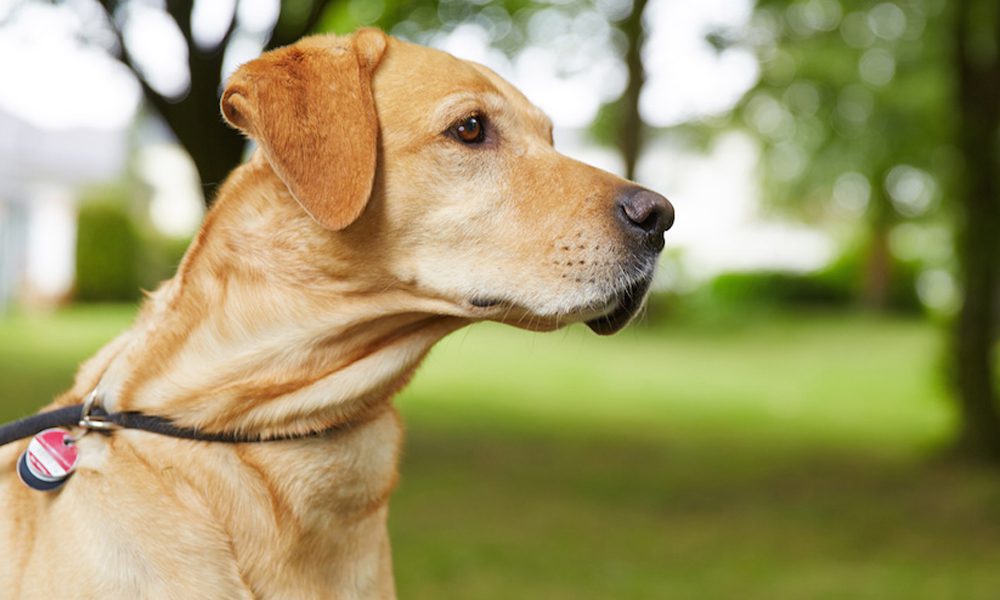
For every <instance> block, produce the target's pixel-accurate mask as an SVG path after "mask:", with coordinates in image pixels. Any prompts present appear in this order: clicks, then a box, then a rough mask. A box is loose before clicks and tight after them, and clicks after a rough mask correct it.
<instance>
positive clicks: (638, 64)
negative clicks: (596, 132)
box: [618, 0, 647, 179]
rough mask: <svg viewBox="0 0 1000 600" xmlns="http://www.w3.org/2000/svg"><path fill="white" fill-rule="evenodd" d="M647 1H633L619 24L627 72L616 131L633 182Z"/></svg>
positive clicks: (639, 141) (639, 132) (639, 137)
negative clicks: (623, 42) (643, 17)
mask: <svg viewBox="0 0 1000 600" xmlns="http://www.w3.org/2000/svg"><path fill="white" fill-rule="evenodd" d="M646 3H647V0H635V1H634V2H633V3H632V12H631V14H629V16H628V18H626V19H625V21H623V22H622V25H621V30H622V33H624V34H625V39H627V40H628V48H626V50H625V67H626V68H627V69H628V86H627V87H626V88H625V94H624V96H623V98H622V115H621V122H620V123H619V125H620V128H619V130H618V149H619V150H620V151H621V153H622V158H623V159H624V161H625V178H626V179H635V167H636V164H637V163H638V162H639V152H640V151H641V150H642V142H643V123H642V116H641V115H640V114H639V95H640V93H641V92H642V85H643V83H645V80H646V72H645V71H644V70H643V66H642V45H643V42H644V41H645V38H646V36H645V33H644V31H643V26H642V15H643V13H644V12H646Z"/></svg>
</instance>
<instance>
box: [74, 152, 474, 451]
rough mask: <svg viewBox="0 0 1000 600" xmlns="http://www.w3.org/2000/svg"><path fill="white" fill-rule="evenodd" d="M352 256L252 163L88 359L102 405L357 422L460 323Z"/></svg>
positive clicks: (219, 424)
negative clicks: (171, 269) (168, 274)
mask: <svg viewBox="0 0 1000 600" xmlns="http://www.w3.org/2000/svg"><path fill="white" fill-rule="evenodd" d="M209 231H211V235H207V233H208V232H209ZM354 252H356V250H353V249H351V248H350V247H349V246H348V245H346V244H344V243H343V240H342V239H340V238H338V234H336V233H332V232H328V231H326V230H323V229H322V228H321V227H320V226H319V225H318V224H316V223H315V222H313V221H312V220H311V219H310V218H309V217H308V215H306V214H305V213H304V211H302V209H301V208H300V207H299V206H298V204H297V203H296V202H295V201H294V199H293V198H292V197H291V196H290V195H289V194H288V192H287V190H286V189H285V187H284V186H283V184H282V183H281V182H280V180H278V178H277V177H276V176H275V175H274V173H273V171H271V170H270V168H269V167H268V166H267V164H266V162H264V161H263V160H261V159H259V158H255V159H254V160H252V161H251V162H250V163H248V164H246V165H244V166H243V167H241V168H240V169H238V170H237V171H236V172H235V173H234V175H233V176H232V177H230V179H229V180H228V181H227V183H226V184H225V185H224V186H223V188H222V190H221V191H220V194H219V200H218V201H217V203H216V206H215V207H214V208H213V210H212V211H211V212H210V213H209V215H208V216H207V218H206V220H205V223H204V225H203V226H202V229H201V232H200V233H199V235H198V237H197V238H196V240H195V241H194V243H193V244H192V246H191V248H190V249H189V250H188V253H187V255H186V256H185V258H184V260H183V262H182V263H181V266H180V268H179V270H178V273H177V276H176V277H175V278H174V279H172V280H170V281H168V282H166V283H165V284H164V285H163V286H161V287H160V288H159V289H158V290H157V291H156V292H155V293H153V294H151V296H150V299H149V300H148V301H147V303H146V306H145V307H144V309H143V311H142V312H141V314H140V316H139V318H138V320H137V323H136V325H135V326H134V327H133V328H132V330H131V331H130V332H128V333H126V334H125V335H123V336H122V337H121V338H119V340H117V341H116V342H115V343H113V344H111V345H109V348H107V349H106V350H105V351H104V352H102V353H101V355H104V356H103V360H102V356H101V355H98V357H96V362H97V363H98V364H97V365H96V368H93V369H92V370H93V371H94V374H93V376H92V377H91V378H92V379H94V378H96V379H97V381H99V385H98V393H99V396H100V397H101V398H102V401H103V402H104V403H105V406H106V408H107V409H108V410H111V411H114V410H137V411H141V412H144V413H148V414H155V415H159V416H163V417H167V418H169V419H172V420H173V421H174V422H175V423H176V424H178V425H180V426H185V427H197V428H200V429H202V430H204V431H210V432H219V431H227V432H239V433H244V434H260V435H265V436H279V435H280V436H287V435H299V434H307V433H310V432H318V431H323V430H326V429H330V428H333V427H337V426H341V425H344V424H347V423H350V422H351V421H352V420H358V419H363V418H364V415H365V414H366V413H368V412H370V411H372V410H374V409H375V408H377V407H378V406H379V405H380V404H382V403H383V402H384V401H385V400H386V399H388V398H389V397H391V396H392V395H393V394H394V393H395V392H396V391H397V390H399V389H400V388H401V387H402V386H403V385H405V383H406V382H407V381H408V380H409V377H410V375H411V374H412V372H413V370H414V369H415V368H416V366H417V365H418V363H419V362H420V360H421V359H422V358H423V357H424V355H425V354H426V353H427V351H428V350H429V349H430V347H431V346H432V345H433V344H434V343H435V342H437V341H438V340H439V339H441V338H442V337H444V336H445V335H447V334H448V333H450V332H451V331H454V330H455V329H457V328H459V327H461V326H462V325H464V324H465V322H466V321H464V320H462V319H460V318H457V317H449V316H442V313H445V314H446V313H447V310H448V307H447V306H446V305H445V303H443V302H441V301H440V300H434V299H427V298H421V297H418V296H417V295H415V294H414V293H413V292H412V291H410V290H408V289H405V287H404V286H402V285H401V284H400V283H399V282H396V281H393V280H392V279H391V277H387V276H386V275H385V274H381V273H379V272H378V270H377V269H376V268H374V267H373V268H372V269H370V270H367V269H362V268H361V267H359V266H358V265H364V264H366V263H365V261H364V260H358V257H357V256H354V255H353V253H354ZM348 268H350V269H351V270H350V271H347V269H348ZM359 271H363V272H359ZM102 363H103V365H106V366H105V367H104V368H100V367H101V364H102ZM82 375H85V374H82ZM81 379H86V378H85V377H81ZM84 385H86V384H84Z"/></svg>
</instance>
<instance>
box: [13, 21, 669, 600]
mask: <svg viewBox="0 0 1000 600" xmlns="http://www.w3.org/2000/svg"><path fill="white" fill-rule="evenodd" d="M222 113H223V115H224V116H225V119H226V120H227V121H228V122H229V123H231V124H232V125H233V126H235V127H237V128H239V129H240V130H241V131H243V132H244V133H246V134H247V135H248V136H250V137H251V138H253V139H254V140H255V141H256V142H257V145H258V150H257V152H256V154H255V155H254V156H253V158H252V159H251V160H250V161H249V162H248V163H246V164H244V165H243V166H241V167H239V168H238V169H236V170H235V171H234V172H233V174H232V175H231V176H230V177H229V179H228V181H227V182H226V183H225V185H224V186H223V187H222V189H221V191H220V193H219V197H218V200H217V202H216V203H215V206H214V208H213V209H212V210H211V211H210V213H209V214H208V216H207V218H206V219H205V223H204V225H203V226H202V228H201V231H200V233H199V234H198V236H197V239H196V240H195V241H194V242H193V243H192V245H191V247H190V249H189V250H188V252H187V255H186V256H185V258H184V260H183V262H182V263H181V265H180V268H179V270H178V272H177V275H176V277H174V278H173V279H172V280H170V281H168V282H166V283H164V284H163V285H162V286H161V287H160V288H159V289H158V290H157V291H156V292H155V293H153V294H152V295H151V296H150V298H149V300H148V301H147V302H146V303H145V306H144V307H143V309H142V312H141V313H140V315H139V317H138V319H137V321H136V323H135V325H134V326H133V327H132V328H131V329H130V330H128V331H127V332H125V333H124V334H122V335H121V336H119V337H118V338H117V339H115V340H114V341H112V342H111V343H110V344H108V345H107V346H105V347H104V348H103V349H102V350H101V351H100V352H98V353H97V355H96V356H94V357H93V358H92V359H90V360H89V361H87V362H86V363H84V364H83V366H82V367H81V368H80V371H79V373H78V375H77V378H76V383H75V385H74V386H73V388H72V389H71V390H70V391H68V392H66V393H65V394H63V395H62V396H61V397H60V398H59V399H58V400H57V401H56V402H55V403H54V404H53V405H52V406H51V407H50V408H56V407H60V406H67V405H72V404H76V403H79V402H81V400H82V399H83V398H84V397H85V396H87V395H88V394H90V393H91V392H96V398H97V401H98V402H99V403H100V404H101V405H102V406H103V407H104V408H105V409H106V410H107V411H138V412H141V413H144V414H148V415H157V416H160V417H164V418H167V419H170V420H171V421H172V422H173V423H174V424H176V425H177V426H178V427H188V428H197V429H198V430H200V431H203V432H208V433H229V434H238V435H259V436H262V437H265V438H267V437H280V438H285V437H295V436H298V437H297V438H296V439H291V440H287V441H269V442H259V443H243V444H227V443H217V442H208V441H192V440H185V439H178V438H175V437H170V436H164V435H157V434H154V433H148V432H144V431H136V430H130V429H123V430H118V431H115V432H112V433H110V434H99V433H91V434H90V435H87V436H85V437H83V438H82V439H81V440H80V441H79V444H78V445H79V452H80V463H79V466H78V468H77V470H76V473H75V474H74V475H73V476H72V477H71V478H70V479H69V481H68V482H67V483H66V485H64V486H63V487H62V488H60V489H59V490H58V491H54V492H38V491H35V490H32V489H28V488H27V487H26V486H24V485H22V484H21V483H20V482H19V481H18V478H17V475H16V474H15V461H16V460H17V457H18V455H19V453H20V452H21V451H22V450H23V449H24V448H25V444H26V442H21V443H17V444H11V445H8V446H6V447H4V448H2V449H0V465H2V468H0V507H2V515H0V597H2V598H128V599H140V598H180V599H184V600H192V599H195V598H212V599H222V598H293V599H299V598H392V597H394V596H395V589H394V584H393V576H392V567H391V553H390V548H389V539H388V536H387V530H386V514H387V503H388V499H389V495H390V494H391V492H392V490H393V487H394V486H395V484H396V478H397V474H396V463H397V458H398V453H399V448H400V440H401V427H400V423H399V418H398V416H397V413H396V411H395V409H394V408H393V406H392V403H391V399H392V397H393V395H394V394H395V393H396V392H397V391H398V390H399V389H400V388H402V387H403V386H404V385H405V384H406V383H407V381H408V380H409V379H410V377H411V376H412V374H413V371H414V369H415V368H416V367H417V365H418V364H419V363H420V361H421V359H422V358H423V357H424V355H425V354H426V353H427V351H428V349H429V348H430V347H431V346H432V345H433V344H434V343H435V342H436V341H438V340H440V339H441V338H442V337H443V336H445V335H447V334H448V333H450V332H452V331H455V330H456V329H458V328H460V327H463V326H465V325H467V324H469V323H473V322H476V321H482V320H494V321H501V322H504V323H510V324H512V325H516V326H518V327H523V328H528V329H533V330H552V329H555V328H557V327H560V326H563V325H566V324H568V323H573V322H581V321H582V322H586V323H587V324H588V325H589V326H590V327H591V328H592V329H593V330H595V331H597V332H598V333H601V334H608V333H613V332H615V331H617V330H618V329H620V328H621V327H623V326H624V325H625V324H626V323H627V322H628V321H629V319H630V318H631V317H632V315H633V314H634V313H635V312H636V310H637V308H638V307H639V305H640V304H641V302H642V300H643V298H644V296H645V294H646V291H647V288H648V286H649V282H650V278H651V277H652V275H653V270H654V265H655V262H656V258H657V255H658V253H659V251H660V250H661V249H662V246H663V234H664V231H665V230H666V229H667V228H668V227H669V226H670V224H671V222H672V220H673V209H672V208H671V206H670V204H669V203H668V202H667V201H666V200H665V199H664V198H663V197H661V196H659V195H657V194H654V193H652V192H650V191H647V190H644V189H642V188H639V187H637V186H636V185H634V184H632V183H629V182H627V181H624V180H622V179H619V178H618V177H615V176H614V175H611V174H609V173H605V172H603V171H599V170H597V169H595V168H592V167H589V166H587V165H584V164H581V163H579V162H576V161H574V160H571V159H569V158H566V157H565V156H562V155H560V154H559V153H557V152H556V151H555V150H554V149H553V147H552V125H551V123H550V122H549V120H548V119H547V118H546V117H545V115H543V114H542V113H541V112H540V111H539V110H538V109H537V108H535V107H534V106H532V105H531V104H530V103H529V102H528V101H527V100H526V99H525V97H524V96H523V95H521V94H520V93H519V92H518V91H517V90H516V89H514V88H513V87H512V86H511V85H510V84H508V83H507V82H505V81H504V80H502V79H501V78H500V77H498V76H497V75H496V74H494V73H493V72H491V71H489V70H488V69H486V68H484V67H482V66H480V65H477V64H474V63H470V62H467V61H463V60H458V59H456V58H454V57H452V56H450V55H448V54H445V53H443V52H439V51H435V50H431V49H427V48H423V47H419V46H415V45H412V44H408V43H405V42H402V41H399V40H396V39H393V38H390V37H388V36H386V35H385V34H383V33H381V32H379V31H375V30H362V31H359V32H358V33H356V34H354V35H352V36H347V37H334V36H316V37H310V38H306V39H303V40H301V41H300V42H298V43H296V44H294V45H292V46H289V47H286V48H282V49H279V50H275V51H273V52H269V53H267V54H265V55H263V56H261V57H260V58H259V59H257V60H254V61H252V62H250V63H248V64H246V65H243V66H242V67H241V68H240V69H239V70H238V71H237V72H236V74H235V75H233V77H232V78H231V80H230V81H229V83H228V86H227V87H226V89H225V92H224V94H223V97H222Z"/></svg>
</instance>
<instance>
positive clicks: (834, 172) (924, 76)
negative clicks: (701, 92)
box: [716, 0, 953, 222]
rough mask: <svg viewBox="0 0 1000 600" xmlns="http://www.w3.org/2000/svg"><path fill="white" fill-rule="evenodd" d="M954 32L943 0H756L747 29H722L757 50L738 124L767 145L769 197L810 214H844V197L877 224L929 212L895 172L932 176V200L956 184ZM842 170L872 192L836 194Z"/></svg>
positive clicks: (929, 207) (721, 37)
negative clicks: (896, 181) (913, 201)
mask: <svg viewBox="0 0 1000 600" xmlns="http://www.w3.org/2000/svg"><path fill="white" fill-rule="evenodd" d="M947 29H948V27H947V14H946V11H945V5H944V3H943V2H941V1H940V0H899V1H894V2H882V3H872V2H865V1H862V0H798V1H795V2H786V1H777V0H759V1H758V3H757V7H756V10H755V13H754V17H753V25H752V29H751V31H750V32H749V33H746V34H742V35H737V34H733V35H728V36H727V35H718V36H716V38H717V39H719V40H722V41H720V42H718V43H722V44H726V43H728V44H734V43H735V44H744V45H747V46H749V47H751V48H752V49H753V50H754V51H755V53H756V54H757V56H758V60H759V62H760V65H761V77H760V81H759V83H758V84H757V85H756V86H755V87H754V88H753V89H752V90H751V91H750V92H748V93H747V95H746V96H745V97H744V99H743V100H742V101H741V103H740V104H739V106H738V107H737V109H736V110H735V111H734V120H733V121H732V123H733V124H737V125H740V126H742V127H744V128H745V130H746V131H748V132H750V133H752V134H753V135H755V136H756V137H757V138H758V139H760V140H761V141H762V142H763V148H764V154H763V166H764V184H765V185H764V188H765V190H766V191H767V193H766V200H768V201H769V202H770V203H771V204H772V205H774V206H779V207H782V208H785V209H788V210H791V211H793V212H795V213H797V214H798V215H800V216H805V217H807V218H811V219H814V220H815V219H822V218H825V217H829V216H830V215H831V212H834V213H835V212H836V208H837V207H836V205H835V203H834V202H832V198H833V197H834V196H835V195H837V192H839V195H841V196H843V195H844V194H845V193H846V194H849V195H850V194H853V195H854V196H855V198H854V199H853V200H855V201H858V202H860V203H862V205H864V204H867V206H868V211H867V213H868V216H869V217H870V218H871V219H872V220H873V221H883V222H893V221H897V220H900V219H909V218H914V217H919V216H923V215H925V214H929V213H931V212H932V211H933V208H935V206H936V204H935V203H933V202H930V201H927V200H926V199H923V200H921V202H920V203H919V206H913V205H907V198H906V197H905V196H906V194H905V193H904V192H903V191H901V190H900V189H898V188H894V187H893V185H892V182H891V181H890V180H889V175H890V173H891V172H892V170H893V169H894V168H895V167H897V166H899V165H908V166H909V167H912V168H915V169H918V170H919V171H920V172H921V173H925V174H929V176H930V177H931V180H930V184H931V185H930V187H929V188H928V189H927V190H926V193H927V194H930V195H932V196H935V198H936V197H939V196H938V194H939V192H940V191H941V189H942V188H945V187H947V185H948V183H949V181H950V178H951V173H952V170H953V164H952V163H953V160H952V159H951V155H952V153H953V151H952V149H951V146H950V133H951V131H952V127H953V116H952V115H953V102H952V99H951V98H950V96H949V93H948V89H949V83H950V81H951V79H950V77H951V74H950V68H949V63H948V56H947V48H948V43H947ZM846 173H854V174H859V175H860V176H862V177H863V178H864V179H865V180H867V182H868V185H867V187H868V190H869V191H868V192H864V193H862V194H859V193H858V190H857V188H854V189H851V188H850V187H847V188H841V189H840V190H835V187H836V184H837V183H838V178H839V177H840V176H842V175H844V174H846ZM859 195H860V196H863V197H860V198H858V197H857V196H859ZM851 200H852V199H848V201H851Z"/></svg>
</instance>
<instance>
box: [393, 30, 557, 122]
mask: <svg viewBox="0 0 1000 600" xmlns="http://www.w3.org/2000/svg"><path fill="white" fill-rule="evenodd" d="M375 77H376V88H378V90H377V91H378V93H382V94H384V95H395V96H397V98H398V99H399V100H400V102H398V103H396V104H397V106H400V107H402V108H404V109H405V110H407V111H411V112H415V113H419V114H422V115H425V116H426V115H433V114H437V113H439V112H440V109H442V108H443V107H446V105H447V104H449V103H453V104H461V102H460V100H461V99H462V98H463V97H465V98H479V99H482V100H487V103H486V104H487V106H483V107H481V108H489V105H490V104H493V105H495V104H497V102H502V103H503V105H504V106H505V107H506V108H508V109H509V110H511V111H513V112H516V113H518V114H519V115H521V116H522V117H524V118H526V120H527V122H529V123H531V124H532V125H537V126H538V127H539V128H540V129H542V130H546V129H551V122H550V121H549V119H548V117H546V116H545V114H544V113H543V112H542V111H541V110H539V109H538V108H537V107H536V106H535V105H534V104H532V103H531V101H529V100H528V98H527V97H525V96H524V94H522V93H521V92H520V90H518V89H517V88H516V87H514V86H513V85H511V84H510V83H509V82H507V81H506V80H505V79H503V78H502V77H500V76H499V75H497V74H496V73H495V72H493V71H492V70H490V69H489V68H487V67H485V66H483V65H481V64H479V63H475V62H472V61H469V60H464V59H461V58H457V57H455V56H453V55H451V54H449V53H447V52H443V51H441V50H436V49H434V48H427V47H425V46H419V45H416V44H411V43H409V42H404V41H402V40H398V39H396V38H390V43H389V46H388V48H387V51H386V54H385V57H384V58H383V60H382V63H381V64H380V65H379V67H378V69H377V71H376V74H375ZM379 83H383V84H384V85H379ZM490 100H492V102H490Z"/></svg>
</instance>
